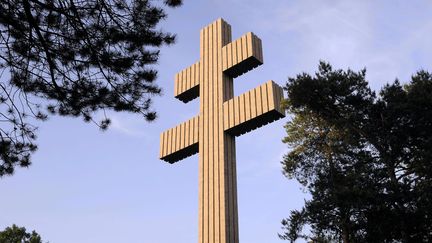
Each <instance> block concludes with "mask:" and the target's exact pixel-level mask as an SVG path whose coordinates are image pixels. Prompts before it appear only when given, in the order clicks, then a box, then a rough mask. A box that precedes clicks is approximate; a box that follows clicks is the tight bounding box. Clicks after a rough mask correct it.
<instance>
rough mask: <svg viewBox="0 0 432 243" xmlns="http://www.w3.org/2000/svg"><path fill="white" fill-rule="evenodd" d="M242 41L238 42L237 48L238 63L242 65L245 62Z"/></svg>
mask: <svg viewBox="0 0 432 243" xmlns="http://www.w3.org/2000/svg"><path fill="white" fill-rule="evenodd" d="M241 41H242V39H241V38H240V39H238V40H237V41H236V46H237V63H240V62H241V61H243V60H244V59H243V54H242V42H241Z"/></svg>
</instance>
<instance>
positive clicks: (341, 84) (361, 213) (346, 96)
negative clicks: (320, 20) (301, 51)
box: [280, 63, 432, 243]
mask: <svg viewBox="0 0 432 243" xmlns="http://www.w3.org/2000/svg"><path fill="white" fill-rule="evenodd" d="M365 73H366V71H365V70H363V71H361V72H353V71H351V70H348V71H342V70H333V69H332V67H331V66H330V65H329V64H326V63H321V64H320V66H319V71H318V72H317V73H316V74H315V75H314V76H312V75H309V74H305V73H304V74H301V75H298V76H297V77H295V78H290V79H289V81H288V83H287V85H286V90H287V92H288V97H289V98H288V99H287V100H286V104H285V105H286V108H287V109H288V111H289V112H290V113H291V114H293V119H292V120H291V121H290V122H288V123H287V125H286V131H287V136H286V137H285V139H284V142H285V143H286V144H288V145H289V147H290V148H291V151H290V152H289V153H288V154H287V155H285V157H284V160H283V161H282V164H283V171H284V173H285V175H286V176H287V177H288V178H295V179H297V180H298V181H299V182H300V183H301V184H303V185H304V186H305V187H306V189H307V190H308V191H309V192H310V194H311V195H312V198H311V199H310V200H308V201H306V203H305V206H304V207H303V208H302V209H301V210H294V211H292V212H291V216H290V217H289V218H288V219H285V220H283V222H282V224H283V227H284V229H285V232H284V233H283V234H282V235H280V237H281V238H282V239H285V240H290V241H291V242H294V241H295V240H296V239H298V238H306V239H308V240H311V241H313V242H334V241H337V242H344V243H347V242H431V241H432V200H431V199H432V166H431V161H432V74H430V73H428V72H425V71H420V72H418V73H417V74H415V75H414V76H413V77H412V80H411V82H409V83H407V84H406V85H401V84H400V83H399V82H398V81H397V80H396V81H395V82H393V83H392V84H388V85H386V86H384V87H383V88H382V89H381V91H380V93H379V95H377V94H375V92H373V91H372V90H371V89H370V88H369V87H368V82H367V81H366V80H365ZM305 225H309V227H310V229H311V230H310V232H309V233H307V232H306V233H305V232H302V229H303V227H304V226H305ZM306 231H308V230H306Z"/></svg>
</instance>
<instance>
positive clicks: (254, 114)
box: [250, 89, 257, 118]
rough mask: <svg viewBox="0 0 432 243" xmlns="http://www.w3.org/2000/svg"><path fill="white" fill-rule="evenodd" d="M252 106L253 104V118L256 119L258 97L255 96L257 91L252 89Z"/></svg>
mask: <svg viewBox="0 0 432 243" xmlns="http://www.w3.org/2000/svg"><path fill="white" fill-rule="evenodd" d="M250 99H251V100H250V104H251V118H254V117H256V116H257V107H256V103H257V102H256V95H255V89H252V90H251V91H250Z"/></svg>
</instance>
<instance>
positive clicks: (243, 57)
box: [241, 35, 248, 60]
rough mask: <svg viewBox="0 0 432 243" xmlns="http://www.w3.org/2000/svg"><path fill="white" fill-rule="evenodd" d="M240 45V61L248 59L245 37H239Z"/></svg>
mask: <svg viewBox="0 0 432 243" xmlns="http://www.w3.org/2000/svg"><path fill="white" fill-rule="evenodd" d="M241 43H242V60H246V58H248V53H247V40H246V35H243V36H242V37H241Z"/></svg>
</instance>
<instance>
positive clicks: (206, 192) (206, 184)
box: [203, 27, 210, 243]
mask: <svg viewBox="0 0 432 243" xmlns="http://www.w3.org/2000/svg"><path fill="white" fill-rule="evenodd" d="M209 36H210V35H209V27H207V28H206V30H205V38H206V46H205V59H206V62H205V67H204V75H205V77H204V84H205V87H204V106H205V109H204V110H203V112H204V117H203V118H204V151H203V155H204V156H203V158H204V219H205V221H204V222H203V224H204V236H205V238H204V243H207V242H209V238H208V237H209V217H210V216H209V161H208V160H209V158H208V153H209V151H208V150H209V148H208V146H209V145H208V137H209V131H208V115H209V114H208V109H207V108H208V106H209V100H208V98H209V87H208V86H209V76H208V75H209V43H210V40H209Z"/></svg>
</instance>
